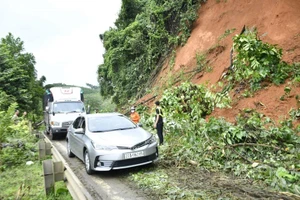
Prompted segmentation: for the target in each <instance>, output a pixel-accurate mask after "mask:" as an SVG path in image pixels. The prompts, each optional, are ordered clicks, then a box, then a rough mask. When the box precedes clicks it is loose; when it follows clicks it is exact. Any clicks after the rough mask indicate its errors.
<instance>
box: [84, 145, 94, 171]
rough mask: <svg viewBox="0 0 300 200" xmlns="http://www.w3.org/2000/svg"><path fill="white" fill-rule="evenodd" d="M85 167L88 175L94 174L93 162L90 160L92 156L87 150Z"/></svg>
mask: <svg viewBox="0 0 300 200" xmlns="http://www.w3.org/2000/svg"><path fill="white" fill-rule="evenodd" d="M84 165H85V170H86V173H87V174H93V173H94V171H93V170H92V167H91V160H90V155H89V152H88V150H85V152H84Z"/></svg>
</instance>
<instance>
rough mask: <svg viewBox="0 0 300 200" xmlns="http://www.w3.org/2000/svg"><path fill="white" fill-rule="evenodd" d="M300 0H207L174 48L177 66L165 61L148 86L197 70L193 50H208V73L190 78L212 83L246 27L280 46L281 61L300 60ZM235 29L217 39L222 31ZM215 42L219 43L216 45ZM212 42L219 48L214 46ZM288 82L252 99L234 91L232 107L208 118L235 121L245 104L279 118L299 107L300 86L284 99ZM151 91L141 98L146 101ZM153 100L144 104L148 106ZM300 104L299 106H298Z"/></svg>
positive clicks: (160, 83)
mask: <svg viewBox="0 0 300 200" xmlns="http://www.w3.org/2000/svg"><path fill="white" fill-rule="evenodd" d="M299 10H300V1H299V0H263V1H258V0H243V1H238V0H208V1H207V2H206V3H205V4H203V5H202V6H201V8H200V9H199V18H198V20H197V21H196V22H195V23H194V26H193V30H192V33H191V36H190V38H189V39H188V41H187V43H186V44H185V45H184V46H183V47H180V48H178V49H177V50H176V58H175V65H173V66H171V64H170V63H168V62H166V63H165V65H164V67H163V68H162V70H161V71H160V73H159V74H158V76H157V77H156V80H155V82H153V84H152V88H156V94H157V93H158V94H161V92H162V90H161V91H157V88H166V84H167V83H166V82H167V81H168V80H167V78H166V77H170V75H171V76H173V77H176V76H177V75H179V74H180V73H182V72H187V71H190V70H192V69H195V68H196V54H197V53H198V54H201V53H207V56H206V60H207V61H208V65H209V66H210V67H211V68H212V71H211V72H204V73H203V72H201V73H199V74H196V75H195V76H194V77H193V78H192V82H193V83H196V84H202V83H208V84H210V85H212V84H216V83H217V82H218V81H220V77H221V75H222V74H223V72H224V71H226V68H227V67H228V66H229V65H230V50H231V48H232V44H233V40H232V37H233V36H234V35H236V34H239V33H240V32H241V30H242V28H243V26H246V27H248V28H252V27H256V29H257V31H258V35H259V37H260V39H261V40H262V41H263V42H267V43H270V44H277V45H278V47H279V48H282V49H283V60H284V61H286V62H287V63H296V62H300V11H299ZM234 29H235V31H234V32H233V33H231V34H230V35H228V36H227V37H225V38H223V39H222V40H220V39H219V38H220V37H222V35H224V33H225V31H228V30H234ZM218 42H219V43H218ZM216 44H219V48H215V49H214V50H213V51H208V50H209V49H212V47H214V46H215V45H216ZM287 84H288V82H286V83H285V84H283V85H280V86H274V85H269V86H268V87H266V88H265V89H263V90H261V91H259V92H257V93H256V94H255V95H254V96H253V97H251V98H243V97H242V96H241V94H232V97H233V102H234V103H233V105H232V108H231V109H216V110H215V111H214V112H213V114H212V116H219V117H225V118H226V119H227V120H228V121H231V122H233V121H234V119H235V116H236V114H237V113H238V112H239V110H240V109H243V108H255V109H257V110H258V111H259V112H261V113H264V114H265V115H266V116H268V117H270V118H272V119H274V120H275V121H279V120H282V119H284V118H285V117H288V112H289V110H290V109H291V108H297V102H296V99H295V95H296V94H300V87H293V88H292V90H291V95H290V98H287V99H285V100H284V101H281V100H280V97H281V96H282V95H283V94H284V88H285V86H286V85H287ZM153 95H154V94H153V93H152V94H148V95H146V96H144V97H143V98H142V99H140V101H145V100H147V99H149V97H151V96H153ZM153 101H154V100H152V101H148V102H147V104H148V105H150V106H152V105H153ZM298 106H299V105H298Z"/></svg>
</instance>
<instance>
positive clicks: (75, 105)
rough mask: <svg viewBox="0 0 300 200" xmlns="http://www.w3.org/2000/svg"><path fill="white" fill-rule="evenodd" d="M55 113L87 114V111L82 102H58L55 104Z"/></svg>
mask: <svg viewBox="0 0 300 200" xmlns="http://www.w3.org/2000/svg"><path fill="white" fill-rule="evenodd" d="M53 112H54V113H66V112H85V110H84V105H83V103H82V102H58V103H54V104H53Z"/></svg>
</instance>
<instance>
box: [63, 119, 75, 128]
mask: <svg viewBox="0 0 300 200" xmlns="http://www.w3.org/2000/svg"><path fill="white" fill-rule="evenodd" d="M72 122H73V121H68V122H63V123H62V127H63V128H68V127H69V126H70V125H71V124H72Z"/></svg>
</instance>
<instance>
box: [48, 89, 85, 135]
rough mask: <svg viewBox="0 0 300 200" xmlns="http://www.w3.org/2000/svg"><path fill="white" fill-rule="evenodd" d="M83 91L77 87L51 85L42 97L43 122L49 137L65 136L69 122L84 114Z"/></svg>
mask: <svg viewBox="0 0 300 200" xmlns="http://www.w3.org/2000/svg"><path fill="white" fill-rule="evenodd" d="M83 101H84V96H83V91H82V89H81V88H79V87H52V88H50V89H47V90H46V93H45V95H44V99H43V107H44V122H45V126H46V133H47V134H49V135H50V139H52V140H55V139H57V138H58V137H64V138H65V137H66V135H67V130H68V127H69V126H70V124H72V122H73V121H74V120H75V118H76V117H77V116H79V115H84V114H86V110H85V107H84V103H83Z"/></svg>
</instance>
